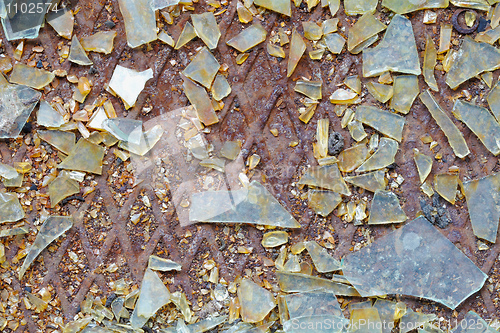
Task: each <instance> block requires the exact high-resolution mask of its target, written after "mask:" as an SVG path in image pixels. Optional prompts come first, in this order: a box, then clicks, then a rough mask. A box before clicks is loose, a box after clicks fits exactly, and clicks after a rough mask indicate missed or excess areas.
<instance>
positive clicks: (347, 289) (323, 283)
mask: <svg viewBox="0 0 500 333" xmlns="http://www.w3.org/2000/svg"><path fill="white" fill-rule="evenodd" d="M276 277H277V278H278V284H279V286H280V288H281V290H282V291H284V292H286V293H295V292H309V291H315V292H316V291H324V292H328V293H332V294H334V295H340V296H359V294H358V292H357V291H356V289H354V288H353V287H352V286H350V285H347V284H343V283H339V282H334V281H332V280H327V279H322V278H319V277H315V276H310V275H305V274H300V273H289V272H283V271H277V272H276Z"/></svg>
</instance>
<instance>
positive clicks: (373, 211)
mask: <svg viewBox="0 0 500 333" xmlns="http://www.w3.org/2000/svg"><path fill="white" fill-rule="evenodd" d="M407 219H408V217H407V216H406V214H405V212H404V211H403V209H402V208H401V205H400V204H399V199H398V197H397V196H396V195H395V194H394V193H392V192H390V191H382V190H377V191H376V192H375V195H374V196H373V200H372V206H371V208H370V218H369V219H368V224H386V223H401V222H404V221H406V220H407Z"/></svg>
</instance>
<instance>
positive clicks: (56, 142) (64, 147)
mask: <svg viewBox="0 0 500 333" xmlns="http://www.w3.org/2000/svg"><path fill="white" fill-rule="evenodd" d="M37 134H38V136H39V137H40V139H42V140H44V141H47V142H48V143H49V144H51V145H52V146H54V147H55V148H57V149H59V150H60V151H62V152H63V153H65V154H69V153H70V152H71V151H72V150H73V148H74V147H75V138H76V136H75V134H74V133H71V132H63V131H43V130H39V131H38V132H37Z"/></svg>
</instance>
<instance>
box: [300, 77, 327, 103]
mask: <svg viewBox="0 0 500 333" xmlns="http://www.w3.org/2000/svg"><path fill="white" fill-rule="evenodd" d="M321 85H322V82H321V81H305V80H297V83H296V84H295V88H294V90H295V91H296V92H299V93H301V94H304V95H305V96H307V97H309V98H311V99H315V100H318V101H319V100H320V99H321V98H322V95H321Z"/></svg>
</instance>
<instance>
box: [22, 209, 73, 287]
mask: <svg viewBox="0 0 500 333" xmlns="http://www.w3.org/2000/svg"><path fill="white" fill-rule="evenodd" d="M72 226H73V218H72V217H68V216H49V217H48V218H47V219H46V220H45V221H44V222H43V224H42V226H41V227H40V230H39V231H38V234H37V235H36V238H35V241H34V242H33V244H32V245H31V247H30V250H29V252H28V255H27V256H26V258H25V259H24V262H23V265H22V266H21V268H20V269H19V279H20V280H21V279H22V278H23V275H24V273H25V272H26V270H27V269H28V268H29V267H30V265H31V263H32V262H33V261H35V259H36V258H37V257H38V255H39V254H40V253H41V252H42V251H43V250H44V249H45V248H46V247H47V246H48V245H49V244H50V243H52V242H53V241H54V240H55V239H57V238H59V236H61V235H62V234H64V233H65V232H66V231H67V230H69V229H70V228H71V227H72Z"/></svg>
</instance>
